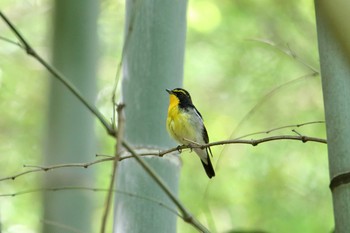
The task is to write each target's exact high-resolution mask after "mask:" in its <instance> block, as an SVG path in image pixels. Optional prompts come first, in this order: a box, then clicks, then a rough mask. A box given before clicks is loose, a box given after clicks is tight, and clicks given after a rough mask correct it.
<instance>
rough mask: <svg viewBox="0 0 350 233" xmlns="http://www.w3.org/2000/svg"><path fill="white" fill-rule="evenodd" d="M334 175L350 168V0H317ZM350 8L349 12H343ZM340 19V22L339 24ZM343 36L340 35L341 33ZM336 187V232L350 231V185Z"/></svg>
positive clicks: (329, 150) (334, 199)
mask: <svg viewBox="0 0 350 233" xmlns="http://www.w3.org/2000/svg"><path fill="white" fill-rule="evenodd" d="M315 9H316V20H317V34H318V43H319V53H320V63H321V76H322V89H323V97H324V106H325V115H326V126H327V142H328V154H329V156H328V158H329V170H330V177H331V179H333V178H334V177H336V176H337V175H339V174H342V173H346V172H349V171H350V143H349V138H350V104H349V99H350V82H349V80H350V78H349V77H350V63H349V61H350V60H348V58H349V57H350V56H349V55H350V54H349V52H347V51H349V50H347V48H348V47H349V46H348V45H349V40H347V41H346V40H345V41H346V42H345V44H344V40H343V38H342V37H343V36H347V35H350V28H349V26H348V24H346V22H349V21H348V20H349V3H348V1H327V0H315ZM344 9H347V10H346V14H341V12H344ZM337 22H338V23H337ZM340 34H341V35H342V36H339V35H340ZM341 183H342V182H338V184H340V185H336V187H334V186H333V187H332V197H333V209H334V219H335V232H340V233H342V232H350V221H349V219H350V198H349V197H350V186H349V185H348V184H347V185H346V184H345V183H344V184H341Z"/></svg>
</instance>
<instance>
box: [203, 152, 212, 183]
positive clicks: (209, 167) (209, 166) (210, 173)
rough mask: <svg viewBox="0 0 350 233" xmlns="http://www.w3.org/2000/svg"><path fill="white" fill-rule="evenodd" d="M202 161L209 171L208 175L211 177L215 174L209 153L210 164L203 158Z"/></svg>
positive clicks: (206, 170)
mask: <svg viewBox="0 0 350 233" xmlns="http://www.w3.org/2000/svg"><path fill="white" fill-rule="evenodd" d="M201 162H202V164H203V167H204V170H205V172H206V173H207V175H208V177H209V178H210V179H211V178H212V177H213V176H215V172H214V168H213V165H212V164H211V161H210V156H209V153H208V164H205V163H204V162H203V161H202V160H201Z"/></svg>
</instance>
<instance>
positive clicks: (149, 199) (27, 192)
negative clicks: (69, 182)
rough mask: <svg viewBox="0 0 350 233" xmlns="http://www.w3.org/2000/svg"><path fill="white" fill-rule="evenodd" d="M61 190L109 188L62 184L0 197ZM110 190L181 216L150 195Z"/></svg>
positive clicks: (96, 190)
mask: <svg viewBox="0 0 350 233" xmlns="http://www.w3.org/2000/svg"><path fill="white" fill-rule="evenodd" d="M63 190H86V191H92V192H109V190H110V189H106V188H90V187H80V186H62V187H54V188H38V189H30V190H25V191H20V192H15V193H3V194H0V197H3V198H5V197H17V196H20V195H26V194H31V193H36V192H57V191H63ZM112 192H113V193H119V194H122V195H126V196H130V197H134V198H137V199H142V200H146V201H150V202H151V203H154V204H157V205H159V206H161V207H163V208H165V209H167V210H169V211H170V212H172V213H174V214H175V215H177V216H178V217H180V218H182V216H181V215H180V214H179V213H178V212H177V211H176V210H175V209H173V208H171V207H170V206H168V205H166V204H165V203H163V202H160V201H158V200H156V199H153V198H151V197H144V196H141V195H137V194H134V193H130V192H125V191H120V190H116V189H112Z"/></svg>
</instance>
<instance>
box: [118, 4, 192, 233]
mask: <svg viewBox="0 0 350 233" xmlns="http://www.w3.org/2000/svg"><path fill="white" fill-rule="evenodd" d="M186 6H187V2H186V1H185V0H180V1H172V0H145V1H127V3H126V26H125V31H126V38H128V48H127V50H126V54H125V58H124V59H125V60H124V64H123V66H124V70H123V71H124V75H123V83H122V90H123V101H124V103H125V119H126V125H125V141H126V142H127V143H128V144H129V145H131V146H133V147H136V148H167V147H171V146H173V145H174V142H172V141H171V139H170V138H169V137H168V135H167V132H166V129H165V120H166V113H167V104H168V96H167V95H166V92H165V89H166V88H174V87H180V86H181V85H182V77H183V60H184V48H185V34H186ZM129 33H130V34H129ZM128 35H129V36H128ZM142 159H143V161H144V162H146V163H147V164H148V165H149V166H150V167H151V168H152V169H153V170H154V171H155V172H156V173H157V174H158V176H159V177H161V178H162V180H163V181H165V183H166V185H167V187H169V189H170V190H171V192H172V193H173V194H175V195H177V192H178V177H179V167H180V166H179V164H180V163H179V159H178V157H175V158H174V156H166V157H164V158H159V157H149V158H142ZM119 166H120V167H119V168H118V179H117V189H118V190H121V191H126V192H130V193H135V194H137V195H141V196H144V197H146V198H147V197H152V198H155V199H157V200H159V201H160V202H162V203H164V204H165V205H167V206H170V207H171V208H174V209H175V208H176V207H175V206H174V203H173V202H172V201H171V200H170V198H169V197H168V196H167V195H166V194H165V193H164V191H163V190H162V189H161V188H160V187H159V186H158V184H157V183H155V182H154V181H153V180H152V179H151V178H150V176H149V175H148V174H147V173H146V172H145V170H144V169H143V168H142V167H141V166H140V165H139V164H138V163H137V162H136V161H135V159H127V160H123V161H122V162H121V163H120V164H119ZM176 220H177V215H175V214H174V213H172V212H170V211H168V210H167V209H165V208H162V207H161V206H158V205H154V203H151V202H149V201H147V200H141V199H138V200H136V199H135V198H132V197H130V196H125V195H119V194H116V204H115V218H114V232H170V233H171V232H176Z"/></svg>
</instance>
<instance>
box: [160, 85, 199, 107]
mask: <svg viewBox="0 0 350 233" xmlns="http://www.w3.org/2000/svg"><path fill="white" fill-rule="evenodd" d="M166 91H167V92H168V93H169V95H174V96H175V97H176V98H177V99H178V100H179V107H182V108H186V107H190V106H193V103H192V99H191V96H190V93H188V91H186V90H185V89H182V88H175V89H173V90H168V89H166Z"/></svg>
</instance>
